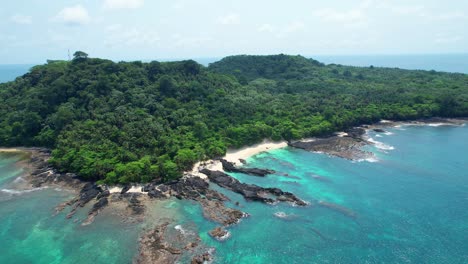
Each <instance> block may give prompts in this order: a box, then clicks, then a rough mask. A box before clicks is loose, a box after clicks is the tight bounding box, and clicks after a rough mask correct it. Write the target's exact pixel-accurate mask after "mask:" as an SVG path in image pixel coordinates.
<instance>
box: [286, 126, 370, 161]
mask: <svg viewBox="0 0 468 264" xmlns="http://www.w3.org/2000/svg"><path fill="white" fill-rule="evenodd" d="M347 133H348V136H346V137H339V136H331V137H326V138H316V139H315V140H313V141H296V142H290V143H288V145H289V146H290V147H294V148H300V149H304V150H307V151H318V152H323V153H326V154H329V155H333V156H337V157H341V158H345V159H349V160H359V159H365V158H368V157H369V156H371V155H372V153H370V152H367V151H363V150H361V148H362V147H363V146H365V145H367V144H368V143H367V141H365V140H363V139H362V138H361V136H362V135H363V134H364V133H365V130H364V129H362V128H354V129H350V130H348V131H347Z"/></svg>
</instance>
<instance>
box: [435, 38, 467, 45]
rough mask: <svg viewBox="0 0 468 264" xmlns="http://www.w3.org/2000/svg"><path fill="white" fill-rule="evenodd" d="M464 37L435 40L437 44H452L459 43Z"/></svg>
mask: <svg viewBox="0 0 468 264" xmlns="http://www.w3.org/2000/svg"><path fill="white" fill-rule="evenodd" d="M462 39H463V37H461V36H439V37H437V38H436V39H435V43H437V44H452V43H457V42H459V41H460V40H462Z"/></svg>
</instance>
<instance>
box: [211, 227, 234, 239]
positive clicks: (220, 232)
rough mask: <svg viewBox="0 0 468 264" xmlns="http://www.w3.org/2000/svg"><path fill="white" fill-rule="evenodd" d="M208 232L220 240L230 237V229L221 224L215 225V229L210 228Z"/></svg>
mask: <svg viewBox="0 0 468 264" xmlns="http://www.w3.org/2000/svg"><path fill="white" fill-rule="evenodd" d="M208 233H209V234H210V236H212V237H213V238H214V239H216V240H218V241H224V240H226V239H228V237H229V231H227V230H226V229H224V228H223V227H220V226H218V227H215V228H214V229H212V230H210V232H208Z"/></svg>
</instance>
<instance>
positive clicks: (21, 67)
mask: <svg viewBox="0 0 468 264" xmlns="http://www.w3.org/2000/svg"><path fill="white" fill-rule="evenodd" d="M32 66H34V65H31V64H0V83H3V82H9V81H13V80H15V78H16V77H18V76H21V75H23V74H25V73H27V72H28V71H29V69H31V67H32Z"/></svg>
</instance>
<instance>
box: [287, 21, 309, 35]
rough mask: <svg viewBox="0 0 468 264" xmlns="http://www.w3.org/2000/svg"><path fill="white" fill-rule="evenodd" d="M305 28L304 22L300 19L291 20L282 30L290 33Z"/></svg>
mask: <svg viewBox="0 0 468 264" xmlns="http://www.w3.org/2000/svg"><path fill="white" fill-rule="evenodd" d="M304 29H305V25H304V23H302V22H301V21H293V22H291V23H290V24H289V25H287V26H286V28H285V29H284V31H285V32H286V33H292V32H297V31H301V30H304Z"/></svg>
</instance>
